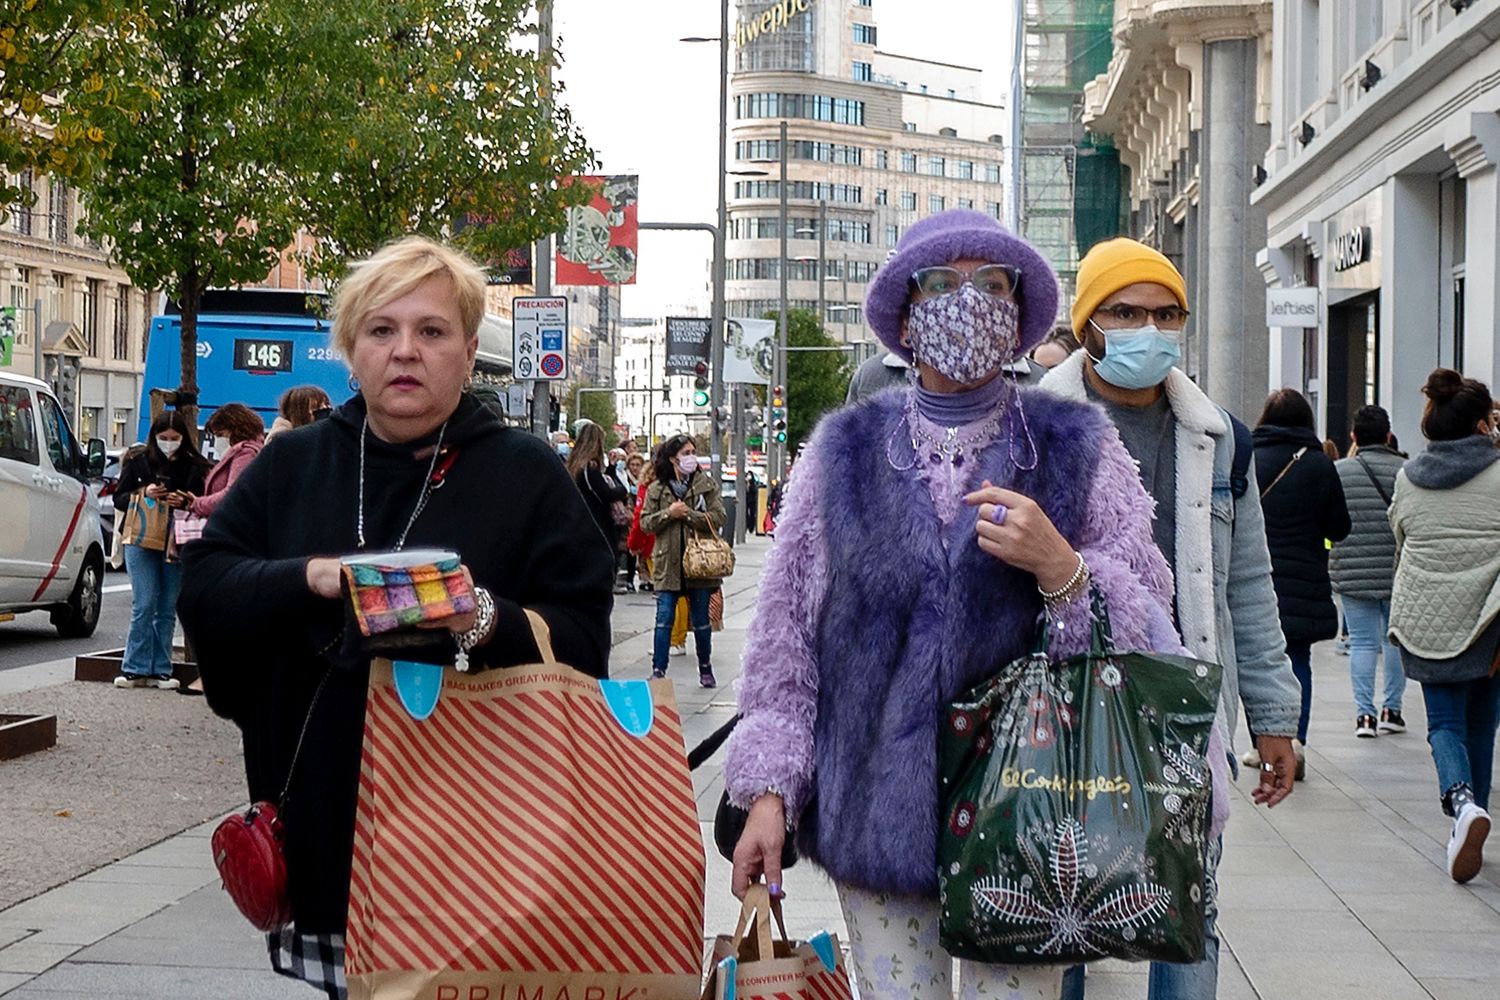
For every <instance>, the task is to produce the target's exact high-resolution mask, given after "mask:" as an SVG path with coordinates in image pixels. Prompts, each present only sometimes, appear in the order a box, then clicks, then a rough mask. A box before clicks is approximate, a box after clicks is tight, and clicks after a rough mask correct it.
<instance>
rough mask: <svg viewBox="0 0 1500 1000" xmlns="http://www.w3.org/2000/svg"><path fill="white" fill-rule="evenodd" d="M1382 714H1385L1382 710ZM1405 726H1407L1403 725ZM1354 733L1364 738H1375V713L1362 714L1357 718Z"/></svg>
mask: <svg viewBox="0 0 1500 1000" xmlns="http://www.w3.org/2000/svg"><path fill="white" fill-rule="evenodd" d="M1380 714H1381V715H1385V713H1384V712H1381V713H1380ZM1403 728H1405V727H1403ZM1354 735H1355V736H1358V737H1359V738H1360V739H1362V740H1372V739H1374V738H1375V735H1376V733H1375V716H1373V715H1361V716H1360V717H1359V718H1357V719H1355V720H1354Z"/></svg>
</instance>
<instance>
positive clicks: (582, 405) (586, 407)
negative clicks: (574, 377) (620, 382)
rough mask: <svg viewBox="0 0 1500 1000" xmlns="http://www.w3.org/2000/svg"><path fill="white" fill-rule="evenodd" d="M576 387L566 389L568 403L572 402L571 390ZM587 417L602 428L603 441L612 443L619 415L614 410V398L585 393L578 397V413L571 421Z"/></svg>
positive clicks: (607, 394)
mask: <svg viewBox="0 0 1500 1000" xmlns="http://www.w3.org/2000/svg"><path fill="white" fill-rule="evenodd" d="M575 388H576V386H570V387H569V389H568V399H569V402H571V401H572V395H573V390H574V389H575ZM579 417H587V418H588V419H590V420H592V421H593V422H594V423H596V424H598V425H599V426H600V427H602V428H604V440H605V441H606V442H608V441H613V440H614V439H615V437H616V435H615V424H616V423H618V422H619V420H620V417H619V414H618V413H617V412H616V410H615V397H614V396H613V395H611V394H610V393H607V392H586V393H584V394H583V395H581V396H579V397H578V413H577V414H575V415H574V416H573V418H572V419H574V420H576V419H578V418H579Z"/></svg>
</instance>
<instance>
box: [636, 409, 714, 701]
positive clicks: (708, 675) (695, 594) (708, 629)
mask: <svg viewBox="0 0 1500 1000" xmlns="http://www.w3.org/2000/svg"><path fill="white" fill-rule="evenodd" d="M655 465H656V479H655V481H653V482H652V483H651V485H650V486H649V487H647V488H646V497H645V499H644V500H643V501H642V502H641V513H640V522H641V530H642V531H644V532H646V533H648V534H651V535H655V536H656V542H655V544H654V545H653V547H652V549H651V582H652V585H653V587H654V588H655V590H656V632H655V642H654V644H653V646H652V651H651V676H652V677H665V676H666V675H667V657H668V654H669V652H670V648H671V645H672V619H673V615H674V614H675V613H676V609H677V599H678V598H679V597H684V596H685V597H686V598H687V603H688V622H689V625H690V627H691V628H692V630H693V644H694V646H695V647H696V648H697V650H698V683H699V684H701V685H702V686H703V687H706V688H711V687H715V686H716V685H717V684H718V682H717V681H716V680H715V679H714V667H713V639H712V636H713V627H712V625H711V624H710V622H709V618H708V602H709V599H710V598H711V597H712V596H713V592H714V591H715V590H717V589H718V587H719V582H720V581H718V580H706V579H705V580H690V579H687V578H686V577H684V576H683V574H682V556H683V553H684V552H685V551H686V550H687V540H688V532H689V531H708V532H715V531H718V530H719V529H720V528H722V527H723V526H724V519H725V517H726V516H727V515H726V513H725V510H724V501H723V500H722V499H720V497H719V490H718V488H717V487H716V486H715V485H714V482H713V479H712V478H711V477H710V476H709V475H708V474H707V472H708V469H707V463H704V464H703V466H702V467H701V468H700V466H699V461H698V448H697V446H696V445H695V444H694V443H693V439H692V438H690V437H688V436H687V435H686V434H678V435H676V436H675V437H671V438H668V439H667V440H666V441H664V442H663V443H662V445H661V447H660V448H659V449H657V452H656V462H655Z"/></svg>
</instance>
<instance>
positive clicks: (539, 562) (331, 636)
mask: <svg viewBox="0 0 1500 1000" xmlns="http://www.w3.org/2000/svg"><path fill="white" fill-rule="evenodd" d="M364 415H365V406H364V400H363V399H362V398H360V397H355V398H354V399H352V400H350V401H349V402H348V403H345V404H344V405H343V407H341V408H340V409H339V411H338V412H337V413H336V414H335V415H334V416H333V417H332V418H331V419H329V420H324V421H319V422H317V423H314V424H310V425H308V426H306V427H301V428H298V429H297V430H295V431H289V432H287V433H285V434H280V435H278V436H277V437H276V438H275V439H274V440H273V441H272V442H271V443H270V444H268V445H266V447H265V450H264V451H262V452H261V454H260V456H259V457H258V458H257V459H256V460H255V461H254V462H252V463H251V465H250V467H249V468H248V469H246V470H245V473H244V475H243V476H241V477H240V479H239V480H238V481H237V482H236V483H235V485H234V487H233V489H231V490H230V493H229V496H228V497H227V498H225V500H224V502H223V503H222V504H220V506H219V507H218V509H217V510H216V511H215V512H214V516H213V517H212V518H210V519H209V522H208V526H207V530H205V532H204V534H203V538H202V540H201V541H199V542H195V543H194V544H193V545H190V546H186V547H185V548H184V556H183V569H184V574H183V586H182V596H181V598H180V599H179V601H178V613H179V615H180V616H181V618H182V622H183V627H184V629H185V630H186V631H187V633H188V634H189V636H191V638H192V641H193V646H194V649H195V650H196V652H197V656H198V662H199V664H200V666H201V668H202V670H203V675H204V687H205V693H206V694H207V695H208V703H209V706H210V707H211V708H213V710H214V711H215V712H216V713H218V714H219V715H222V716H225V717H227V718H230V719H233V720H234V722H235V723H236V724H238V725H239V727H240V729H241V730H242V732H243V733H244V737H245V771H246V775H247V778H248V780H249V786H250V798H251V800H252V801H253V800H260V799H265V800H269V801H272V802H274V801H276V800H277V798H278V797H279V796H280V795H281V790H282V786H283V785H284V784H285V782H286V778H287V772H288V769H289V766H290V763H291V759H292V754H293V751H294V749H295V747H296V744H297V735H298V733H299V731H300V730H301V729H302V726H303V723H304V721H305V720H307V719H308V718H309V715H308V708H309V705H310V704H311V702H312V697H313V693H314V691H315V690H316V688H317V686H318V682H319V680H320V679H321V678H322V677H323V675H324V674H325V673H329V680H328V685H327V688H326V689H325V690H324V692H323V694H322V696H321V698H320V699H319V702H318V704H317V706H316V710H315V711H314V712H313V713H312V715H311V717H310V718H311V722H310V723H309V724H308V729H307V740H306V744H305V746H304V747H303V750H302V756H301V758H300V759H299V760H298V763H297V768H296V774H295V775H293V781H292V785H291V793H290V795H289V797H288V800H287V803H286V807H285V809H284V810H283V813H282V815H283V818H284V820H285V824H286V830H287V841H286V855H287V865H288V870H289V876H290V881H291V893H292V904H293V909H294V912H295V914H296V921H297V926H298V929H299V930H300V931H301V932H302V933H308V934H321V933H342V932H343V930H344V923H345V916H346V911H347V909H348V894H349V870H350V859H351V852H352V844H353V839H354V809H355V799H356V792H357V786H358V781H359V760H360V751H361V739H362V735H363V729H364V705H365V687H366V684H367V682H368V663H365V662H341V661H340V660H339V657H338V656H337V654H336V653H331V652H328V651H329V650H330V649H334V650H336V649H337V648H338V638H339V636H340V634H341V631H342V628H343V620H344V619H343V610H342V604H341V602H339V601H330V600H324V599H322V598H319V597H316V596H314V595H313V594H312V593H310V592H309V591H308V589H307V582H306V575H305V574H306V564H307V561H308V559H309V558H311V557H313V556H317V555H331V556H336V555H343V554H347V553H351V552H354V551H355V550H356V548H357V542H356V539H357V532H356V520H357V516H358V503H357V497H358V492H359V443H360V428H361V426H362V424H363V420H364ZM436 437H437V435H436V434H433V435H429V436H428V437H426V438H423V439H420V440H418V441H413V442H409V443H406V444H403V445H390V444H386V443H384V442H382V441H380V440H379V439H378V438H376V437H375V436H374V435H373V434H371V435H369V436H368V438H367V440H366V444H365V447H366V473H365V513H364V523H365V529H364V530H365V538H366V541H367V543H368V544H367V545H366V549H367V550H369V551H379V550H384V549H390V548H391V547H393V546H394V544H395V542H396V539H397V538H398V537H399V536H400V534H401V530H402V529H403V528H404V527H405V526H406V524H407V521H408V519H409V518H410V517H411V514H412V511H413V509H414V508H415V506H416V502H417V498H418V496H419V495H420V493H421V489H422V482H423V479H424V477H425V476H426V474H427V470H428V466H429V462H430V459H431V455H432V451H431V448H432V445H433V444H434V442H435V440H436ZM443 449H444V452H445V454H444V455H442V456H440V457H439V462H440V463H441V462H443V461H444V460H445V459H446V458H448V457H449V456H451V457H452V463H451V466H449V468H448V471H447V473H446V475H445V476H444V477H443V482H442V485H441V486H439V487H438V488H436V489H434V490H433V491H432V495H431V498H430V500H429V502H428V504H427V506H426V508H425V510H424V511H423V512H422V514H421V516H420V517H418V518H417V520H416V522H415V524H413V526H412V528H411V532H410V534H409V535H408V537H407V540H406V547H407V548H420V547H436V548H448V549H453V550H455V551H457V552H458V553H459V554H460V555H461V556H462V558H463V561H464V564H465V565H466V566H468V567H469V569H470V570H471V571H472V572H473V574H474V579H475V582H476V583H477V584H478V585H479V586H482V587H484V588H486V589H487V590H489V591H490V593H492V594H493V595H494V597H495V603H496V605H497V611H498V621H497V624H496V628H495V633H494V637H493V639H492V640H491V641H490V642H489V643H487V644H486V645H485V646H483V647H481V648H480V649H477V650H475V651H474V653H473V654H472V656H471V660H472V661H473V662H474V663H476V664H477V665H478V666H481V667H497V666H508V665H513V664H517V663H531V662H535V661H536V659H537V656H538V653H537V649H536V645H535V643H534V642H533V641H532V638H531V631H530V628H529V626H528V624H527V621H526V617H525V614H524V613H523V611H522V608H523V607H527V608H531V609H533V610H535V611H537V612H539V613H540V614H541V615H542V616H543V617H544V618H545V619H546V620H547V623H548V625H549V626H551V631H552V643H553V646H554V648H555V650H556V652H557V655H558V658H559V659H560V660H561V661H562V662H564V663H567V664H570V665H571V666H574V667H576V668H578V669H579V670H582V671H585V672H587V673H589V674H593V675H595V676H599V677H603V676H605V675H606V673H607V669H608V667H607V659H608V653H609V645H610V628H609V615H610V610H611V605H612V602H613V597H612V596H611V588H612V585H613V581H614V560H613V558H612V554H611V553H610V552H609V551H608V550H607V549H606V548H605V547H604V546H602V545H600V544H599V532H598V529H597V528H596V527H595V525H594V522H593V518H592V517H590V515H589V511H588V508H587V507H586V506H585V505H584V502H583V499H582V497H580V496H579V494H578V490H577V488H575V487H574V485H573V483H572V482H571V481H570V480H569V478H568V474H567V472H566V471H565V470H564V469H563V467H562V464H561V463H560V462H558V460H557V456H556V455H554V454H553V453H552V451H551V449H550V448H548V447H547V445H546V444H545V443H543V442H542V441H540V440H538V439H537V438H535V437H533V436H531V435H529V434H526V433H523V432H521V431H518V430H513V429H508V428H505V427H502V426H501V425H500V423H499V422H498V421H497V420H496V419H495V417H494V416H493V415H492V414H491V413H490V412H489V411H488V410H486V409H484V408H483V407H482V406H480V405H479V404H477V403H475V402H474V401H473V400H471V399H469V398H468V397H467V396H466V397H464V398H463V400H462V401H461V402H460V404H459V407H458V409H457V410H456V411H455V412H454V414H453V417H452V418H451V419H450V420H449V423H448V427H447V430H446V432H445V433H444V435H443ZM454 452H456V454H453V453H454ZM330 671H331V672H330Z"/></svg>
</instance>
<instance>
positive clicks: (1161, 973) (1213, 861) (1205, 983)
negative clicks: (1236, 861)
mask: <svg viewBox="0 0 1500 1000" xmlns="http://www.w3.org/2000/svg"><path fill="white" fill-rule="evenodd" d="M1223 856H1224V838H1223V837H1217V838H1215V839H1214V840H1213V841H1211V842H1210V843H1209V845H1208V849H1207V850H1206V851H1204V852H1203V889H1204V891H1203V957H1202V958H1200V959H1199V960H1198V961H1196V962H1194V963H1193V964H1191V965H1181V964H1178V963H1175V962H1152V963H1151V972H1150V974H1149V976H1148V977H1147V980H1146V1000H1214V997H1215V996H1217V995H1218V992H1219V861H1220V859H1222V858H1223ZM1083 970H1084V967H1083V966H1082V965H1075V966H1073V967H1072V968H1071V969H1069V970H1068V971H1067V972H1065V973H1063V982H1062V1000H1083V997H1084V971H1083Z"/></svg>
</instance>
